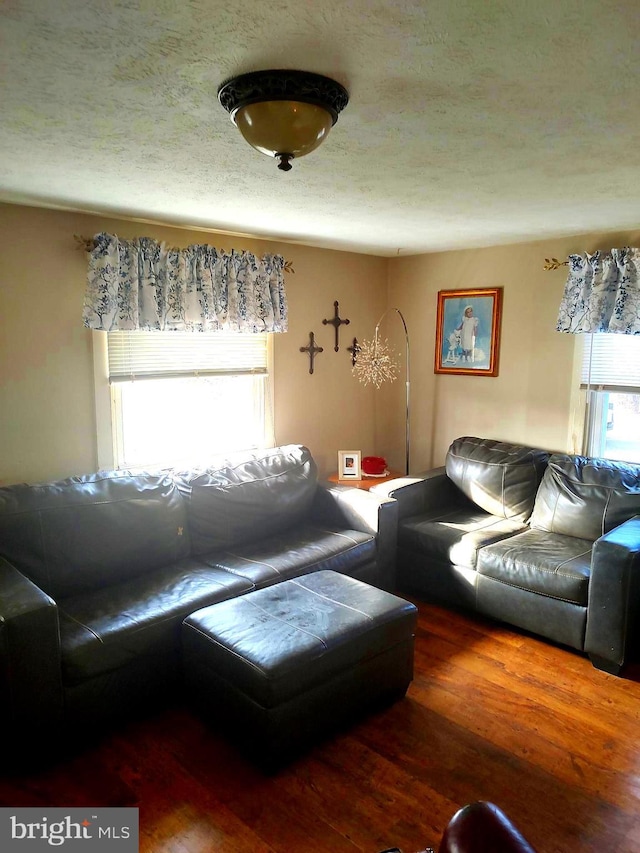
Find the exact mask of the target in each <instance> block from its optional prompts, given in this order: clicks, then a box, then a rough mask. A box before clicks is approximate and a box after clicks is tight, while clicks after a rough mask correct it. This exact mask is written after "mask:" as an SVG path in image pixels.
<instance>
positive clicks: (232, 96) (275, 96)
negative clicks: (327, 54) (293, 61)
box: [218, 69, 349, 124]
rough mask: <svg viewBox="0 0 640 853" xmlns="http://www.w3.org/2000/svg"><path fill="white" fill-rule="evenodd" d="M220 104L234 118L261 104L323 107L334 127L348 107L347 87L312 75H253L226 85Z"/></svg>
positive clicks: (278, 72)
mask: <svg viewBox="0 0 640 853" xmlns="http://www.w3.org/2000/svg"><path fill="white" fill-rule="evenodd" d="M218 100H219V101H220V103H221V104H222V106H223V107H224V108H225V110H227V112H228V113H229V114H230V115H231V118H234V116H235V114H236V113H237V112H238V110H240V109H242V108H243V107H246V106H248V105H249V104H257V103H260V102H262V101H301V102H303V103H306V104H314V105H316V106H319V107H323V108H324V109H326V110H327V112H329V113H330V114H331V118H332V121H333V124H335V123H336V121H337V120H338V114H339V113H340V112H341V111H342V110H343V109H344V108H345V107H346V106H347V104H348V103H349V94H348V92H347V90H346V89H345V88H344V86H341V85H340V83H336V81H335V80H331V79H330V78H329V77H324V76H323V75H322V74H313V73H311V72H309V71H288V70H284V69H283V70H280V69H275V70H271V71H251V72H249V73H248V74H241V75H240V76H239V77H233V78H231V79H230V80H227V82H225V83H223V84H222V85H221V86H220V88H219V89H218Z"/></svg>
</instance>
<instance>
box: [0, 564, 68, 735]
mask: <svg viewBox="0 0 640 853" xmlns="http://www.w3.org/2000/svg"><path fill="white" fill-rule="evenodd" d="M0 685H1V687H2V696H3V698H4V701H3V702H2V703H0V719H2V722H3V723H4V725H3V726H2V730H3V732H4V735H5V738H6V740H5V743H6V746H7V748H11V747H14V746H15V745H16V744H15V743H13V740H14V737H15V735H16V733H17V732H18V730H19V733H20V734H24V735H26V736H27V737H28V738H29V739H30V740H32V741H33V742H35V741H37V740H38V738H39V736H43V729H44V728H45V727H46V728H47V729H49V727H50V726H53V727H55V726H56V725H57V724H58V723H59V722H60V720H61V718H62V711H63V691H62V674H61V668H60V630H59V624H58V608H57V605H56V603H55V602H54V601H53V600H52V599H51V598H50V597H49V596H48V595H46V594H45V593H44V592H43V591H42V590H41V589H40V588H39V587H37V586H36V585H35V584H34V583H32V582H31V581H30V580H29V579H28V578H26V577H25V576H24V575H23V574H22V573H21V572H19V571H18V569H16V568H14V567H13V566H12V565H11V564H10V563H8V562H7V561H6V560H4V559H3V558H2V557H0Z"/></svg>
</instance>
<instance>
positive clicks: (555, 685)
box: [0, 602, 640, 853]
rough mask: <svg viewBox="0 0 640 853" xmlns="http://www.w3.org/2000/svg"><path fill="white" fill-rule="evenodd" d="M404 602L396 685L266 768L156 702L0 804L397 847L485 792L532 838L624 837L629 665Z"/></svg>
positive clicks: (167, 837) (172, 848)
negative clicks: (410, 614) (348, 720)
mask: <svg viewBox="0 0 640 853" xmlns="http://www.w3.org/2000/svg"><path fill="white" fill-rule="evenodd" d="M416 603H417V604H418V607H419V611H420V615H419V625H418V634H417V638H416V666H415V679H414V682H413V684H412V685H411V687H410V688H409V692H408V694H407V696H406V698H405V699H404V700H402V701H401V702H398V703H396V704H395V705H394V706H393V707H391V708H389V709H387V710H385V711H382V712H380V713H377V714H375V715H373V716H372V717H370V718H368V719H366V720H364V721H362V722H361V723H360V724H358V725H356V726H354V727H353V728H351V729H350V730H349V731H348V732H346V733H344V734H340V735H338V736H337V737H334V738H333V739H331V740H329V741H327V742H325V743H323V744H320V745H318V746H317V747H315V748H314V749H313V750H311V751H310V752H309V753H308V754H307V755H306V756H305V757H304V758H302V759H300V760H299V761H297V762H296V763H294V764H293V765H291V766H289V767H288V768H287V769H285V770H283V771H281V772H280V773H278V774H277V775H275V776H272V777H267V776H264V775H262V774H261V773H260V772H259V771H258V770H256V769H255V768H254V767H253V766H252V765H250V764H249V763H247V762H246V761H245V760H244V759H242V758H241V757H239V756H238V754H237V753H236V752H235V750H234V749H233V748H232V747H231V746H230V745H229V744H228V743H227V742H226V741H225V740H224V738H223V737H222V736H221V735H219V734H216V733H214V732H212V731H211V730H210V729H208V728H207V727H206V726H205V725H204V724H203V723H202V722H201V721H200V720H199V719H198V718H197V717H195V716H194V715H193V714H192V713H191V712H190V711H189V710H187V709H186V708H183V707H174V708H169V709H167V710H165V711H163V712H161V713H159V714H157V715H155V716H151V717H150V718H149V719H147V720H145V721H141V722H133V723H130V724H127V725H126V726H123V727H122V728H120V729H119V730H118V731H117V732H115V733H112V734H110V735H108V736H106V737H104V738H103V739H102V740H101V741H100V742H99V743H98V744H97V745H93V746H87V748H86V749H85V750H84V751H83V752H82V753H81V754H79V755H77V756H75V757H73V758H71V759H69V761H67V762H65V763H61V764H58V765H56V766H53V767H50V768H48V769H46V770H42V771H40V772H37V773H33V774H30V775H29V774H26V775H20V774H18V775H15V776H12V777H0V803H1V804H2V805H9V806H29V805H41V806H66V807H70V806H80V805H82V806H84V805H87V806H90V805H95V806H110V805H134V806H138V807H139V809H140V827H141V841H140V850H141V851H142V853H147V852H148V853H151V851H153V853H201V851H202V853H205V851H206V853H209V851H221V853H291V851H296V853H359V851H362V853H377V851H380V850H383V849H384V848H386V847H391V846H398V847H400V848H401V849H402V850H403V851H405V853H413V852H414V851H417V850H422V849H423V848H424V847H425V846H427V845H431V846H434V847H435V848H436V849H437V845H438V843H439V839H440V836H441V834H442V831H443V828H444V826H445V825H446V823H447V821H448V820H449V818H450V817H451V815H452V814H453V813H454V812H455V811H456V810H457V809H458V808H459V807H460V806H461V805H463V804H464V803H467V802H471V801H473V800H478V799H485V800H491V801H493V802H495V803H497V804H498V805H499V806H500V807H501V808H502V809H504V810H505V811H506V812H507V814H509V815H510V817H511V818H512V819H513V820H514V822H515V823H516V825H517V826H518V827H519V828H520V830H521V831H522V832H523V833H524V834H525V836H526V837H527V838H528V839H529V841H530V842H531V843H532V844H533V845H534V846H535V847H537V849H538V850H539V853H587V851H598V853H603V851H606V853H638V851H640V808H639V806H640V666H638V665H635V664H634V665H633V666H632V667H630V668H628V670H627V672H626V673H625V677H624V678H616V677H614V676H611V675H607V674H605V673H602V672H599V671H598V670H595V669H594V668H593V667H592V666H591V663H590V662H589V661H588V660H587V659H586V658H584V657H582V656H581V655H578V654H576V653H573V652H571V651H567V650H566V649H561V648H558V647H556V646H553V645H552V644H550V643H547V642H544V641H543V640H540V639H538V638H535V637H532V636H529V635H526V634H523V633H519V632H517V631H516V630H513V629H510V628H508V627H506V626H503V625H499V624H497V623H494V622H491V621H488V620H483V619H482V618H480V617H475V616H465V615H461V614H459V613H455V612H452V611H449V610H445V609H441V608H437V607H434V606H431V605H427V604H424V603H420V602H416Z"/></svg>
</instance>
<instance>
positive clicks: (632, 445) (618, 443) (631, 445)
mask: <svg viewBox="0 0 640 853" xmlns="http://www.w3.org/2000/svg"><path fill="white" fill-rule="evenodd" d="M606 397H607V398H608V399H607V400H606V405H604V406H603V409H604V422H605V423H604V430H603V438H604V448H603V454H602V455H603V456H605V457H606V458H607V459H620V460H623V461H625V462H640V394H613V393H609V394H607V395H606Z"/></svg>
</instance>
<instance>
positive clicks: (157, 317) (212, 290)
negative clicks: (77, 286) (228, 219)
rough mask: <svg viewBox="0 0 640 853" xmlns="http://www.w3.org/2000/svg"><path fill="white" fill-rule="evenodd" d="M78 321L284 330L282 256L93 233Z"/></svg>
mask: <svg viewBox="0 0 640 853" xmlns="http://www.w3.org/2000/svg"><path fill="white" fill-rule="evenodd" d="M94 243H95V248H94V249H93V251H92V252H91V254H90V257H89V270H88V275H87V290H86V294H85V302H84V312H83V320H84V325H85V326H87V327H88V328H90V329H99V330H102V331H106V332H112V331H128V330H134V329H141V330H144V331H154V330H160V331H199V332H214V331H221V330H226V331H239V332H286V331H287V299H286V294H285V288H284V258H283V257H281V256H280V255H264V256H263V257H262V258H257V257H256V256H255V255H253V254H252V253H251V252H236V251H232V252H222V251H219V250H217V249H214V248H213V247H212V246H189V247H188V248H186V249H170V248H167V247H166V246H165V245H164V244H161V243H157V242H156V241H155V240H151V239H149V238H147V237H141V238H139V239H135V240H123V239H120V238H119V237H117V236H115V235H111V234H104V233H102V234H98V235H96V237H95V238H94Z"/></svg>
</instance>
